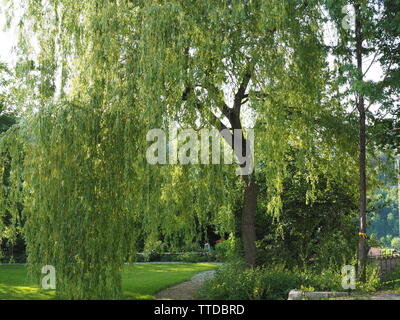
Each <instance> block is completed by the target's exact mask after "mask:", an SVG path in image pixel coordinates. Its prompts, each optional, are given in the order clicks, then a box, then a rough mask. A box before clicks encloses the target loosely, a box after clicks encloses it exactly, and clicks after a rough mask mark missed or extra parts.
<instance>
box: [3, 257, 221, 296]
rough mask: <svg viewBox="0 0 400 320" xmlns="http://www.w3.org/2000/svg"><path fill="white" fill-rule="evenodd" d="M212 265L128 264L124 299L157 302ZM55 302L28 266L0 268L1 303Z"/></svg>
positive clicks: (51, 291) (123, 278) (124, 272)
mask: <svg viewBox="0 0 400 320" xmlns="http://www.w3.org/2000/svg"><path fill="white" fill-rule="evenodd" d="M216 267H217V266H216V265H213V264H136V265H125V266H124V271H123V274H122V287H123V291H124V298H125V299H154V294H156V293H157V292H159V291H161V290H163V289H165V288H167V287H170V286H172V285H175V284H177V283H180V282H183V281H186V280H189V279H190V278H191V277H192V276H193V275H194V274H196V273H198V272H201V271H205V270H211V269H215V268H216ZM6 299H8V300H9V299H13V300H42V299H56V295H55V292H54V291H53V290H41V289H39V287H38V285H37V284H36V282H35V281H32V280H31V279H29V278H28V277H27V270H26V267H25V266H21V265H16V266H10V265H5V266H0V300H6Z"/></svg>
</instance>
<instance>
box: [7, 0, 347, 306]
mask: <svg viewBox="0 0 400 320" xmlns="http://www.w3.org/2000/svg"><path fill="white" fill-rule="evenodd" d="M23 4H24V6H23V10H22V11H23V14H22V17H21V21H20V22H21V23H20V24H19V25H20V26H21V41H20V43H21V45H20V47H19V50H20V52H19V54H20V56H21V59H25V60H26V59H27V57H30V58H31V60H32V61H31V60H29V61H31V62H30V63H29V67H28V68H25V69H24V70H25V71H26V70H27V71H26V72H24V73H23V78H24V85H25V87H26V88H27V90H26V99H25V100H24V101H28V104H29V105H28V106H25V107H26V108H27V109H28V110H29V112H28V115H27V116H26V117H25V119H24V121H21V122H20V123H19V124H18V126H16V127H14V129H13V130H11V131H9V132H8V134H7V135H5V136H3V137H2V138H1V140H0V143H1V148H2V149H3V148H5V149H7V150H8V151H9V153H10V154H11V159H12V162H11V174H10V177H12V179H10V180H11V182H10V186H9V187H8V189H7V190H3V192H2V193H1V208H6V210H10V212H12V208H13V207H15V205H16V203H17V202H21V203H23V205H24V212H23V219H24V235H25V239H26V242H27V251H28V263H29V266H30V269H31V271H32V273H34V274H38V273H39V271H40V268H41V267H42V266H43V265H48V264H50V265H54V266H55V267H56V270H57V291H58V293H59V294H60V296H61V297H65V298H75V299H86V298H117V297H120V294H121V279H120V271H121V268H122V265H123V263H124V262H125V261H127V260H128V259H129V257H130V256H132V253H133V252H134V251H135V248H136V242H137V239H138V237H139V236H141V237H143V236H144V237H146V238H149V239H151V238H156V237H157V236H159V235H160V234H161V235H163V237H164V239H166V241H172V242H173V241H175V240H176V239H177V238H181V239H185V240H187V241H192V240H193V239H196V237H197V236H198V233H199V230H202V228H205V227H206V226H207V225H209V224H214V225H216V226H218V228H219V230H220V231H221V232H224V231H228V230H232V229H233V228H234V225H235V224H239V225H240V226H241V238H242V241H243V247H244V258H245V261H246V263H247V264H248V265H249V266H252V265H254V263H255V253H256V249H255V240H256V234H255V221H254V220H255V212H256V209H257V190H258V182H257V176H258V175H260V174H262V175H265V177H266V179H264V180H263V181H265V182H264V183H265V184H266V187H267V188H268V199H267V201H266V202H265V203H266V206H265V212H266V213H269V214H272V215H273V216H274V217H276V218H277V219H278V217H279V213H280V210H281V207H282V203H281V198H280V195H281V194H282V192H283V186H282V185H283V180H284V178H285V177H286V176H287V174H288V172H287V162H288V161H287V160H288V158H287V157H288V154H290V152H289V151H290V149H291V148H296V150H298V152H297V154H296V159H295V162H296V164H297V166H298V168H299V169H302V168H307V172H308V173H309V176H307V181H308V182H309V185H310V187H309V189H310V190H309V194H308V199H309V200H310V201H312V200H313V199H314V198H315V192H314V191H315V190H314V189H315V184H316V180H317V179H318V173H321V172H322V173H327V172H330V176H331V177H333V178H338V177H340V176H341V175H345V174H347V173H346V172H347V171H348V170H345V169H344V167H343V165H346V167H349V166H351V165H353V164H352V160H351V157H349V155H350V154H351V152H352V148H351V146H348V145H347V144H346V139H345V137H344V135H343V132H341V131H340V130H338V128H340V124H341V114H340V110H339V109H338V105H339V104H338V103H337V101H336V100H335V95H334V91H335V88H334V87H332V86H330V84H329V74H328V70H327V64H326V54H325V51H324V48H323V46H322V44H321V43H322V35H321V33H320V31H319V25H318V24H319V21H320V16H319V12H318V10H317V6H316V5H317V3H316V2H314V1H297V2H293V1H281V0H279V1H278V0H272V1H271V0H269V1H261V0H259V1H235V0H233V1H223V0H221V1H213V2H207V1H195V2H189V1H183V0H181V1H178V0H176V1H128V0H119V1H105V0H101V1H98V0H97V1H90V0H88V1H74V0H65V1H55V0H48V1H37V0H35V1H33V0H26V1H23ZM13 5H14V4H13V3H12V2H10V6H13ZM17 11H18V10H17ZM29 37H34V38H36V39H37V40H38V43H39V52H38V53H37V55H36V56H35V55H32V46H29V41H28V39H29ZM33 48H34V47H33ZM32 56H33V58H32ZM21 64H23V63H22V62H21ZM29 107H30V108H29ZM171 124H178V125H179V126H181V127H184V128H194V129H196V130H198V129H200V128H211V127H213V128H217V129H228V131H229V130H230V131H231V130H233V129H242V131H241V132H242V134H241V138H242V139H243V141H244V142H246V138H247V137H248V132H247V131H246V130H245V126H250V127H253V128H254V133H255V144H254V150H252V151H254V154H255V155H254V159H255V160H254V161H255V165H254V167H255V168H256V170H255V171H253V172H252V173H251V174H249V175H242V176H236V174H235V173H236V171H235V169H236V168H235V166H233V165H230V166H222V165H220V166H216V165H196V164H190V165H187V166H183V165H182V166H179V165H159V166H154V165H150V164H149V163H148V162H147V161H146V157H145V155H146V148H147V142H146V134H147V132H148V131H149V130H150V129H153V128H162V129H165V130H167V129H168V128H169V126H170V125H171ZM338 131H339V133H338ZM232 135H233V133H232ZM233 138H235V137H233ZM228 140H229V139H228ZM233 140H234V139H232V140H231V141H233ZM231 145H233V144H232V143H231ZM232 151H233V153H235V150H232ZM236 155H237V154H236ZM237 156H238V155H237ZM317 159H318V165H316V161H317ZM240 198H242V200H241V202H242V210H241V213H240V216H239V217H234V214H233V213H234V212H233V211H234V208H233V206H234V205H233V204H234V203H235V202H237V201H238V199H240ZM3 211H4V210H3ZM3 211H2V212H3ZM0 214H1V212H0Z"/></svg>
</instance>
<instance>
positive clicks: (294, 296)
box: [288, 290, 349, 300]
mask: <svg viewBox="0 0 400 320" xmlns="http://www.w3.org/2000/svg"><path fill="white" fill-rule="evenodd" d="M348 295H349V293H348V292H335V291H333V292H329V291H328V292H304V291H300V290H291V291H290V292H289V297H288V300H302V299H304V298H306V299H311V300H319V299H327V298H332V297H347V296H348Z"/></svg>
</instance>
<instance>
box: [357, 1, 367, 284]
mask: <svg viewBox="0 0 400 320" xmlns="http://www.w3.org/2000/svg"><path fill="white" fill-rule="evenodd" d="M354 9H355V14H356V30H355V32H356V58H357V68H358V72H359V80H361V81H362V80H363V47H362V43H363V35H362V29H361V26H362V21H361V8H360V4H358V3H356V4H355V6H354ZM357 109H358V113H359V175H360V176H359V179H360V180H359V192H360V207H359V242H358V277H359V280H360V281H362V282H365V280H366V265H367V246H366V232H367V218H366V210H367V183H366V119H365V102H364V96H363V95H362V94H359V95H358V99H357Z"/></svg>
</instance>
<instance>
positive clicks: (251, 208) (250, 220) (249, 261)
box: [241, 175, 258, 267]
mask: <svg viewBox="0 0 400 320" xmlns="http://www.w3.org/2000/svg"><path fill="white" fill-rule="evenodd" d="M244 181H245V185H246V189H245V192H244V203H243V211H242V221H241V228H242V241H243V247H244V260H245V263H246V265H247V266H248V267H252V266H254V265H255V262H256V244H255V241H256V227H255V218H256V210H257V193H258V186H257V183H256V179H255V177H254V175H252V176H250V177H248V179H244Z"/></svg>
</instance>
